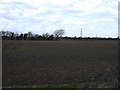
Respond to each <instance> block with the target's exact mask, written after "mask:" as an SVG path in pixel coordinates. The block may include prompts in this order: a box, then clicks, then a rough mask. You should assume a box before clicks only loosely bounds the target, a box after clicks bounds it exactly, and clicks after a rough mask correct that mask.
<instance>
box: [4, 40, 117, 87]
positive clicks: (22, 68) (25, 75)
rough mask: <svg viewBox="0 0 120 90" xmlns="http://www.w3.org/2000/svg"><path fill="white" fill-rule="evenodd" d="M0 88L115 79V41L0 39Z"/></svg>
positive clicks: (113, 82)
mask: <svg viewBox="0 0 120 90" xmlns="http://www.w3.org/2000/svg"><path fill="white" fill-rule="evenodd" d="M2 47H3V52H2V56H3V57H2V67H3V87H9V86H10V87H13V86H33V85H46V84H54V85H55V84H73V83H74V84H78V83H86V82H101V83H102V82H107V83H111V85H112V87H114V86H115V85H116V82H117V73H118V72H117V69H118V68H117V62H118V52H117V51H118V44H117V41H115V40H94V41H92V40H88V41H85V40H84V41H3V45H2Z"/></svg>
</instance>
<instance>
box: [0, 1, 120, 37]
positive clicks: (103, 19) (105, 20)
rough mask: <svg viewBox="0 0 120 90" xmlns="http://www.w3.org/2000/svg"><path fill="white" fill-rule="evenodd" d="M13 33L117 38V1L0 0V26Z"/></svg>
mask: <svg viewBox="0 0 120 90" xmlns="http://www.w3.org/2000/svg"><path fill="white" fill-rule="evenodd" d="M6 24H8V25H7V27H6V28H5V29H4V30H9V31H14V32H17V33H22V32H24V33H25V32H28V31H32V32H33V33H38V34H42V33H50V34H52V33H53V32H54V31H55V30H56V29H60V28H62V29H64V30H65V36H80V29H81V27H82V29H83V36H84V37H86V36H87V37H91V36H92V37H96V36H97V37H117V36H118V0H0V29H2V28H3V27H4V26H5V25H6Z"/></svg>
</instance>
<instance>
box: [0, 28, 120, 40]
mask: <svg viewBox="0 0 120 90" xmlns="http://www.w3.org/2000/svg"><path fill="white" fill-rule="evenodd" d="M64 34H65V30H63V29H59V30H56V31H54V33H53V34H49V33H43V34H42V35H39V34H33V33H32V32H27V33H21V34H18V33H15V32H11V31H3V30H2V31H0V35H1V36H2V40H60V39H63V40H89V39H93V40H94V39H95V40H120V38H119V37H116V38H110V37H108V38H102V37H76V36H75V37H68V36H65V37H63V35H64Z"/></svg>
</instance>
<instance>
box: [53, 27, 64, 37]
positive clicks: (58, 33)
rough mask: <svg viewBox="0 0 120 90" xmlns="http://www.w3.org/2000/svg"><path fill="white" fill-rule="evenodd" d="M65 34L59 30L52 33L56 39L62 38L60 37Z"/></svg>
mask: <svg viewBox="0 0 120 90" xmlns="http://www.w3.org/2000/svg"><path fill="white" fill-rule="evenodd" d="M64 34H65V31H64V30H63V29H60V30H56V31H54V35H55V37H56V38H57V39H59V38H60V37H62V35H64Z"/></svg>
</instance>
